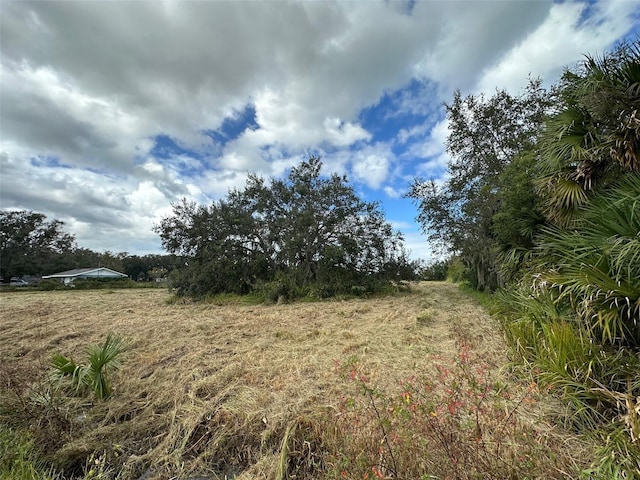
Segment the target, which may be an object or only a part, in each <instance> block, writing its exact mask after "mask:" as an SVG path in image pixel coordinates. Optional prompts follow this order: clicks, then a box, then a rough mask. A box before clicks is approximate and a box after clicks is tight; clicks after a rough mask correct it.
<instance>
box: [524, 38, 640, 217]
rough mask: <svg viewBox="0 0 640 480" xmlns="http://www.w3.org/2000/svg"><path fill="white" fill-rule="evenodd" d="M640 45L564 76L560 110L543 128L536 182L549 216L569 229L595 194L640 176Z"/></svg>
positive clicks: (628, 46)
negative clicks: (627, 176) (631, 175)
mask: <svg viewBox="0 0 640 480" xmlns="http://www.w3.org/2000/svg"><path fill="white" fill-rule="evenodd" d="M638 85H640V40H636V41H635V42H633V43H630V44H622V45H621V46H620V47H618V48H617V49H616V50H615V51H613V52H610V53H607V54H605V55H604V56H603V57H602V58H596V57H587V58H586V60H585V62H583V65H582V69H581V71H578V72H571V71H568V72H566V73H565V75H564V77H563V79H562V82H561V84H560V92H561V94H560V95H559V100H560V102H561V107H560V108H559V111H558V112H557V113H556V115H554V116H552V117H550V118H549V119H548V120H547V121H546V124H545V129H544V132H543V134H542V136H541V139H540V145H539V146H538V150H539V153H540V159H541V162H540V171H541V176H540V178H539V179H538V181H537V185H538V188H539V192H540V195H541V197H542V200H543V203H542V205H543V208H544V211H545V214H546V215H547V217H548V218H549V220H551V221H552V222H553V223H554V224H556V225H559V226H562V227H566V226H570V225H571V223H572V222H573V221H575V220H576V219H578V218H579V217H580V212H579V209H580V208H581V206H583V205H584V204H585V203H586V202H587V201H588V199H589V197H590V196H591V195H592V194H593V192H596V191H598V189H600V188H602V187H606V186H607V185H608V184H610V183H611V181H614V180H615V179H617V178H618V177H619V176H620V175H623V174H626V173H630V172H636V173H638V172H640V153H639V152H640V88H638Z"/></svg>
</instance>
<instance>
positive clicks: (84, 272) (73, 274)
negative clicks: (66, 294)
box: [42, 267, 126, 278]
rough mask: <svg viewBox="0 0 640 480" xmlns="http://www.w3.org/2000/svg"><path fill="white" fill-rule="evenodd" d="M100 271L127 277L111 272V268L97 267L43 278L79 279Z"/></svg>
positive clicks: (77, 269) (53, 274) (68, 271)
mask: <svg viewBox="0 0 640 480" xmlns="http://www.w3.org/2000/svg"><path fill="white" fill-rule="evenodd" d="M98 271H104V272H110V273H112V274H115V275H119V276H122V277H126V275H125V274H124V273H120V272H116V271H115V270H111V269H110V268H106V267H97V268H76V269H74V270H67V271H66V272H59V273H52V274H51V275H43V276H42V278H62V277H78V276H80V275H86V274H87V273H92V272H98Z"/></svg>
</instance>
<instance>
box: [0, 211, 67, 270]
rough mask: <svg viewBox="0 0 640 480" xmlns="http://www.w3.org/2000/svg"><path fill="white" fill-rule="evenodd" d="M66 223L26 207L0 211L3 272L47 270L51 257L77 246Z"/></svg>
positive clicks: (0, 268)
mask: <svg viewBox="0 0 640 480" xmlns="http://www.w3.org/2000/svg"><path fill="white" fill-rule="evenodd" d="M63 225H64V224H63V222H61V221H60V220H51V221H47V220H46V215H44V214H42V213H35V212H32V211H27V210H13V211H0V275H1V276H2V278H3V279H4V280H5V281H9V280H10V279H11V277H14V276H21V275H31V274H41V273H45V272H46V271H47V270H48V268H49V265H50V264H51V263H52V260H53V259H54V258H55V257H57V256H59V255H61V254H63V253H66V252H69V251H70V250H71V249H72V248H73V246H74V236H73V235H71V234H68V233H65V232H64V231H63V230H62V228H63Z"/></svg>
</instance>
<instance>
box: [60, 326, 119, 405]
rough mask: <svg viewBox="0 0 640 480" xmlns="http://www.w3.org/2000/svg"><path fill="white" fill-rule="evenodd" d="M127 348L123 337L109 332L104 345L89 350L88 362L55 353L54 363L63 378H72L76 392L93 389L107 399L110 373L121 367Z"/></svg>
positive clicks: (109, 389)
mask: <svg viewBox="0 0 640 480" xmlns="http://www.w3.org/2000/svg"><path fill="white" fill-rule="evenodd" d="M125 350H126V346H125V344H124V342H123V341H122V339H121V338H120V337H119V336H117V335H114V334H112V333H109V334H108V335H107V338H106V340H105V342H104V344H103V345H102V346H100V345H93V346H91V347H89V349H88V350H87V360H88V363H86V364H81V365H78V364H76V363H75V362H74V361H73V359H71V358H66V357H64V356H62V355H59V354H57V355H54V357H53V359H52V365H53V367H54V368H55V369H56V371H57V373H58V375H59V376H60V377H62V378H71V383H72V385H73V386H74V387H75V389H76V392H81V391H83V390H85V389H87V388H88V389H90V390H91V391H93V393H94V394H95V396H96V397H98V398H99V399H101V400H105V399H107V398H109V397H110V396H111V393H112V389H111V382H110V381H109V373H110V372H111V371H113V370H116V369H117V368H119V367H120V358H119V357H120V356H121V355H122V353H123V352H124V351H125Z"/></svg>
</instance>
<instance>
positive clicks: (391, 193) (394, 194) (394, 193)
mask: <svg viewBox="0 0 640 480" xmlns="http://www.w3.org/2000/svg"><path fill="white" fill-rule="evenodd" d="M382 190H383V191H384V193H385V194H386V195H387V197H389V198H400V197H401V196H402V193H400V192H399V191H398V190H396V189H395V188H393V187H390V186H389V185H387V186H385V187H383V188H382Z"/></svg>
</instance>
